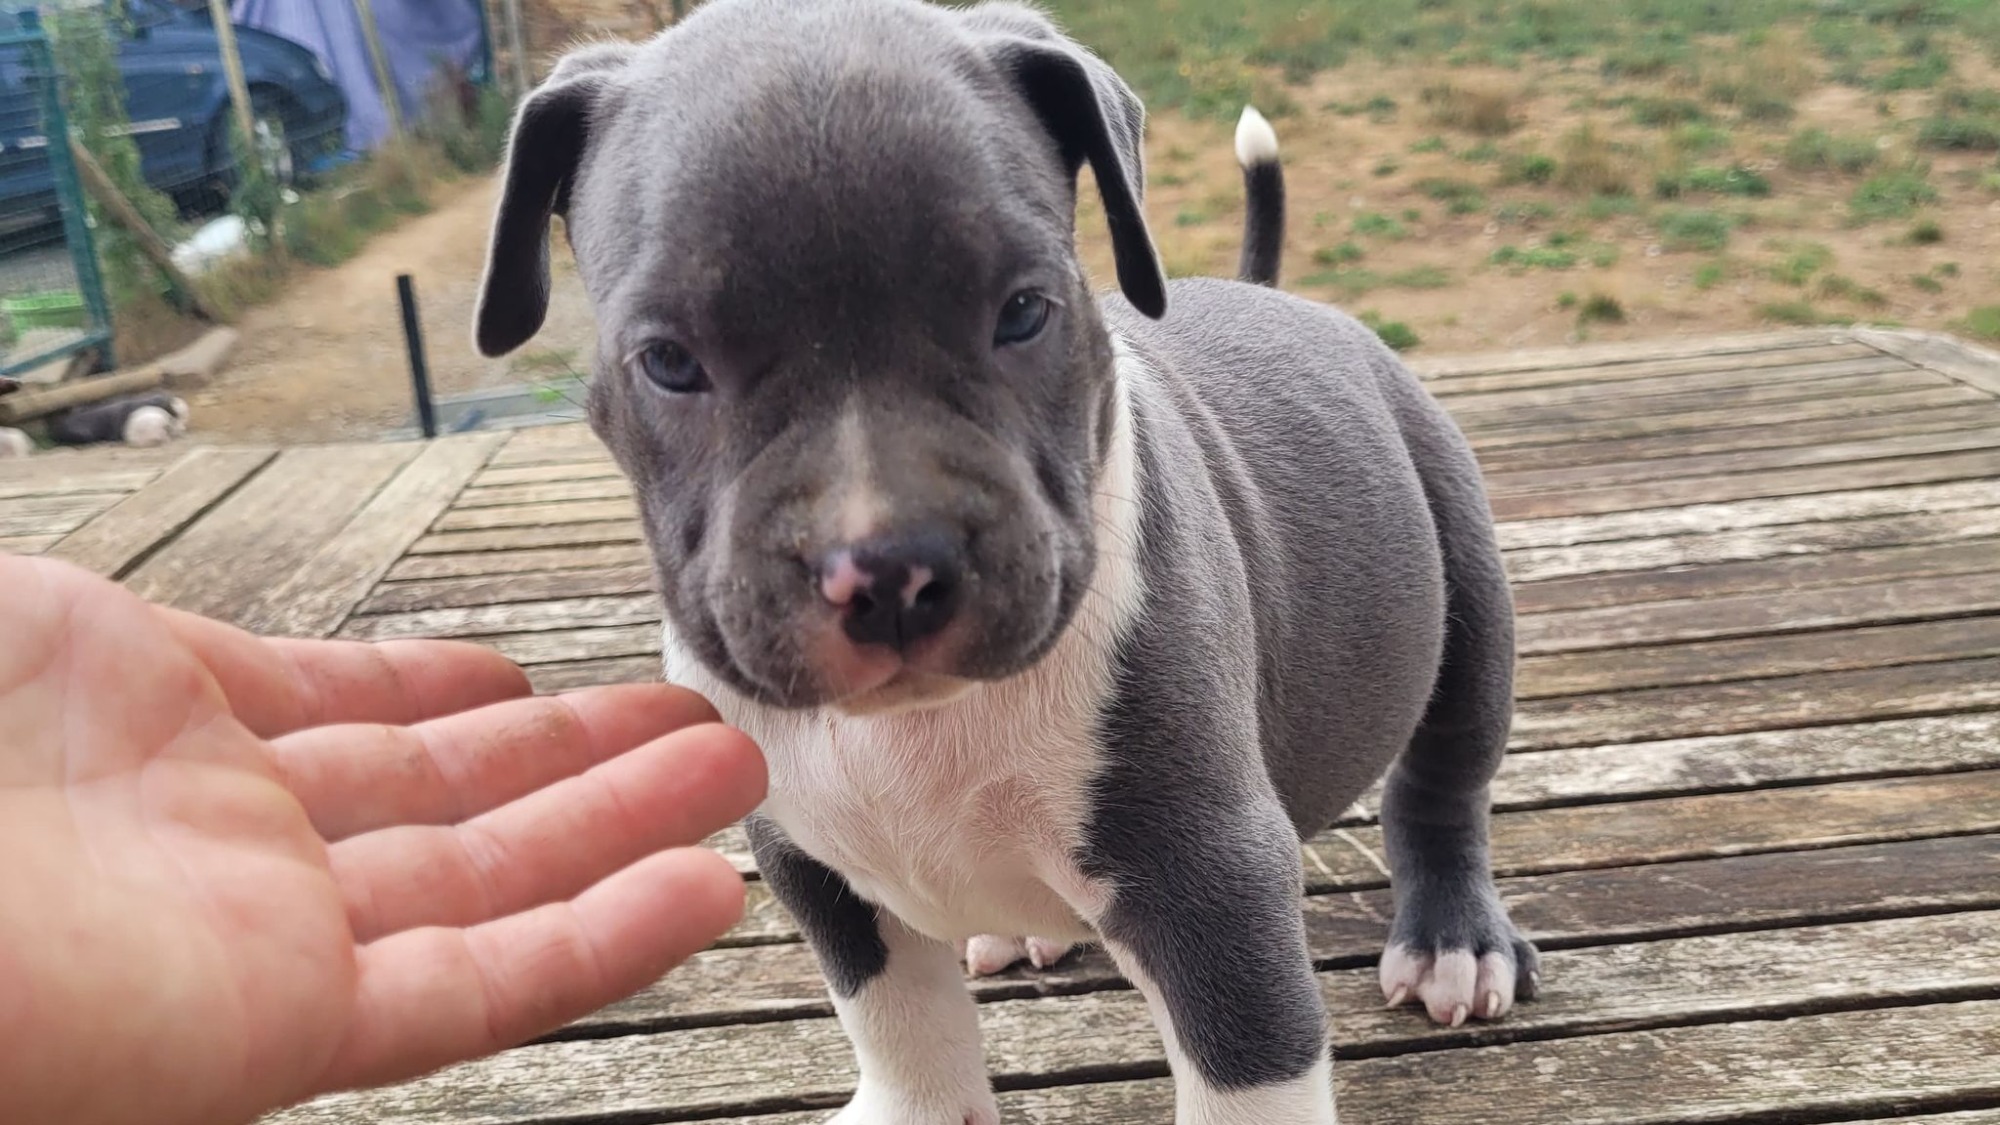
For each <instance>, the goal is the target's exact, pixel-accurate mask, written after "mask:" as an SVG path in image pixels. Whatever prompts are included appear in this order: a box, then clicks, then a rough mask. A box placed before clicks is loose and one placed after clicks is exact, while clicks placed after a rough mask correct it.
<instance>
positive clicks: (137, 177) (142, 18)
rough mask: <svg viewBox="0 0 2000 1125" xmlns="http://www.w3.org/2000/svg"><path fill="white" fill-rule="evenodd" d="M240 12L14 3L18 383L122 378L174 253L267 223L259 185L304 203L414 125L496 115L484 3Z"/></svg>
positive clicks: (9, 335) (5, 277) (4, 151)
mask: <svg viewBox="0 0 2000 1125" xmlns="http://www.w3.org/2000/svg"><path fill="white" fill-rule="evenodd" d="M231 9H232V11H231V18H230V20H229V23H230V25H231V29H233V32H232V34H231V35H229V36H224V35H222V34H220V33H219V31H218V28H217V26H216V24H215V23H214V22H212V16H211V13H212V11H213V9H212V7H211V5H210V4H209V3H208V2H207V0H40V2H39V3H28V2H23V0H0V374H5V375H15V376H20V377H22V378H23V379H25V380H26V381H30V382H53V381H56V380H57V379H60V378H63V377H64V376H65V375H67V374H75V373H77V369H78V368H79V367H87V368H89V369H93V370H101V369H103V368H106V367H109V366H110V365H111V360H112V355H111V343H112V335H113V323H112V314H113V311H114V310H116V309H123V308H125V307H126V305H127V303H128V302H129V301H130V300H132V299H133V298H134V297H135V296H143V295H145V294H144V292H143V291H145V290H152V291H153V293H154V295H156V296H167V295H168V291H167V288H166V287H167V277H166V274H165V272H164V271H161V270H159V269H157V268H155V267H154V266H153V265H152V264H151V262H150V261H149V257H150V258H157V257H158V256H159V254H158V247H159V246H160V245H162V244H164V245H165V246H168V247H173V248H176V249H177V250H189V249H191V248H192V249H196V250H199V248H201V247H203V246H205V245H206V243H205V242H204V236H205V232H204V230H203V228H204V227H206V226H208V225H209V224H210V223H211V222H212V221H214V220H216V219H218V218H222V217H225V216H227V215H228V213H229V212H230V211H231V210H232V208H234V209H235V210H237V211H242V212H243V213H244V214H246V215H247V214H250V212H249V211H244V207H245V206H246V205H247V199H248V197H247V196H241V197H239V194H238V193H239V188H240V187H242V186H245V185H249V184H257V185H265V184H275V185H277V187H278V188H279V189H281V192H282V194H284V195H285V196H286V197H287V198H290V199H296V198H297V196H298V194H300V193H307V194H310V193H311V192H312V191H313V190H314V188H315V187H317V186H320V185H322V184H325V183H327V182H329V181H330V180H333V179H335V178H337V177H336V176H335V173H336V172H337V170H338V169H340V168H341V167H342V166H343V165H345V164H347V163H349V162H352V161H354V160H355V159H357V155H358V154H361V153H365V152H367V151H370V150H372V149H374V148H376V147H378V146H380V145H382V144H385V143H388V142H389V141H390V140H391V139H392V136H391V135H390V134H391V133H393V131H394V129H397V128H400V129H403V130H405V131H409V132H412V133H421V131H423V130H425V129H427V128H429V126H430V121H431V119H434V118H436V117H438V116H439V114H440V112H445V114H446V115H447V116H451V117H453V119H454V120H460V119H463V118H464V117H466V116H469V115H473V114H476V113H477V112H478V111H479V107H480V102H479V99H480V97H481V91H482V90H483V89H484V88H485V87H486V86H488V85H489V84H490V83H491V82H492V80H493V77H494V76H493V74H492V43H491V32H492V29H491V28H490V26H489V25H488V21H487V19H486V10H485V7H484V3H483V2H482V0H375V3H374V4H373V5H372V9H371V6H370V5H367V4H357V3H355V0H316V2H314V3H310V4H298V3H296V2H295V0H286V2H282V3H281V2H277V0H262V2H260V0H235V3H234V4H233V5H232V6H231ZM371 11H372V14H371ZM364 27H365V28H366V31H365V33H364V31H363V29H364ZM378 28H379V30H378ZM225 40H233V43H234V51H233V57H234V58H235V60H236V61H237V65H238V68H239V71H240V76H241V81H242V88H243V89H244V90H245V91H246V93H247V98H246V99H245V100H246V101H247V105H248V111H249V112H248V118H249V123H250V129H249V131H248V133H247V135H246V133H245V131H244V130H243V129H242V128H241V127H240V125H239V124H238V122H239V117H238V114H237V105H236V101H235V99H234V98H232V96H231V88H232V83H231V81H230V77H229V68H228V67H227V66H226V65H225V57H224V56H225V52H227V51H228V50H229V48H228V47H227V46H225ZM424 135H429V134H424ZM55 139H59V140H55ZM72 139H73V141H74V143H75V144H76V145H78V146H79V147H80V148H81V150H82V152H81V153H80V154H79V155H76V156H73V155H72V148H71V142H72ZM79 159H81V160H82V161H83V162H84V165H85V167H84V171H85V172H86V173H90V174H89V175H88V176H86V177H83V178H80V177H79V172H78V166H77V161H78V160H79ZM253 162H254V163H253ZM99 170H102V172H104V173H105V175H104V176H102V177H100V176H98V175H97V174H96V173H97V172H98V171H99ZM252 171H261V172H262V173H263V175H251V174H249V173H251V172H252ZM107 180H108V182H110V183H111V184H113V185H115V186H116V187H117V188H118V194H119V195H120V196H122V197H123V202H124V203H127V204H129V205H130V206H129V207H123V206H121V207H118V208H116V209H115V211H116V212H117V213H116V214H113V213H111V211H110V210H107V207H106V204H105V200H104V198H103V185H104V183H105V182H106V181H107ZM86 186H87V187H88V189H89V190H88V191H86V190H85V187H86ZM131 215H136V216H137V217H138V218H139V219H140V220H141V224H140V225H141V226H143V227H144V228H145V230H146V232H147V235H146V236H144V237H142V236H141V235H140V234H138V233H135V232H134V230H133V229H132V224H131V223H130V221H129V216H131ZM223 225H226V224H223ZM253 227H254V224H253ZM151 235H157V236H158V239H157V240H154V239H153V238H151V237H150V236H151ZM142 244H143V245H142ZM142 250H143V251H144V253H141V252H140V251H142ZM176 260H179V255H178V253H177V254H176Z"/></svg>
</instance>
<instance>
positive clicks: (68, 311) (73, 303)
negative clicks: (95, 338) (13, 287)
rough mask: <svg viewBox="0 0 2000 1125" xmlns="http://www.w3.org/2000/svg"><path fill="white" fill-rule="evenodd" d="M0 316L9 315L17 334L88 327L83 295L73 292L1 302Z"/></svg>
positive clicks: (25, 295) (30, 296)
mask: <svg viewBox="0 0 2000 1125" xmlns="http://www.w3.org/2000/svg"><path fill="white" fill-rule="evenodd" d="M0 313H4V314H6V316H7V320H8V322H9V323H10V324H11V325H13V328H14V331H15V332H17V333H19V332H28V331H32V330H34V329H36V328H82V327H85V326H86V325H87V324H88V323H89V318H88V314H86V313H85V312H84V309H83V294H81V293H77V292H75V291H73V290H65V291H61V292H54V293H24V294H22V295H21V296H19V297H7V298H4V299H0Z"/></svg>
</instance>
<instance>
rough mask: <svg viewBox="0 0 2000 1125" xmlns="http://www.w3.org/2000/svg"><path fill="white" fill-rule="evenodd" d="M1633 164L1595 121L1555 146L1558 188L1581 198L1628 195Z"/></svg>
mask: <svg viewBox="0 0 2000 1125" xmlns="http://www.w3.org/2000/svg"><path fill="white" fill-rule="evenodd" d="M1633 165H1634V161H1633V158H1632V155H1631V153H1630V152H1628V151H1626V150H1625V149H1624V148H1622V147H1621V146H1619V145H1618V144H1617V143H1616V142H1614V141H1613V140H1612V139H1611V138H1610V137H1609V136H1608V135H1606V134H1605V133H1604V131H1603V130H1601V129H1599V128H1598V126H1597V123H1596V122H1594V121H1585V122H1584V123H1583V124H1581V125H1578V126H1576V127H1575V128H1573V129H1571V130H1569V131H1568V132H1566V133H1564V134H1563V135H1562V139H1561V140H1560V141H1558V142H1557V146H1556V180H1555V182H1556V186H1557V187H1560V188H1562V189H1563V190H1564V191H1570V192H1575V193H1576V194H1578V195H1629V194H1631V191H1632V178H1633V175H1634V167H1633Z"/></svg>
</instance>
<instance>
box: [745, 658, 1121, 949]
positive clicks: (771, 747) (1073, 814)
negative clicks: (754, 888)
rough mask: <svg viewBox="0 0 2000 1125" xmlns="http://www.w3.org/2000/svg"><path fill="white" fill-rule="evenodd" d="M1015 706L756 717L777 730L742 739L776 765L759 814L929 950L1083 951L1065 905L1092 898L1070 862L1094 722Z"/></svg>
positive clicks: (1072, 913) (1000, 701)
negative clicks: (1057, 945)
mask: <svg viewBox="0 0 2000 1125" xmlns="http://www.w3.org/2000/svg"><path fill="white" fill-rule="evenodd" d="M1022 686H1028V685H1022ZM1020 695H1021V692H1020V691H1019V690H1009V686H1007V685H989V686H988V687H986V688H983V689H981V690H980V691H978V692H976V693H975V694H974V695H972V696H970V697H968V698H966V699H963V700H960V701H958V702H956V703H954V704H952V705H950V706H948V707H945V708H941V709H939V710H936V711H925V712H917V713H912V714H906V715H898V716H888V717H881V718H871V719H860V718H847V717H839V716H830V715H827V714H824V713H821V714H815V715H801V716H762V718H764V719H765V720H766V722H764V723H756V724H755V725H757V726H769V727H773V728H780V729H770V730H768V731H766V732H763V733H761V734H760V732H758V731H756V730H752V731H751V732H750V733H751V734H752V735H753V736H755V737H760V739H761V741H762V744H763V745H764V747H765V749H766V753H767V755H768V756H769V757H770V760H771V773H772V776H771V782H772V784H771V793H772V796H771V798H770V799H769V800H768V801H767V802H766V804H765V806H764V811H765V813H766V814H767V815H769V816H770V817H772V819H774V820H775V821H776V822H777V823H778V825H779V827H781V828H783V829H784V831H785V833H786V835H788V836H789V837H791V839H792V840H793V842H794V843H796V844H798V845H799V847H801V848H802V849H804V850H805V851H806V852H807V853H808V854H810V855H812V856H814V857H816V858H817V859H819V860H820V862H822V863H824V864H826V865H827V866H828V867H830V868H832V869H833V870H835V871H838V872H839V873H840V874H841V875H842V877H844V878H845V879H846V880H847V881H848V883H849V885H850V886H852V887H853V888H854V890H855V892H856V893H857V894H859V895H860V896H862V897H863V898H865V899H868V900H870V901H872V902H876V903H878V904H880V905H882V906H885V907H887V908H888V909H890V910H891V911H893V912H894V913H895V914H896V915H897V916H899V917H901V918H902V919H904V920H905V921H906V922H908V923H909V924H910V925H911V926H913V927H915V928H916V929H918V930H921V931H923V932H926V933H928V934H930V935H931V936H933V937H936V938H939V939H941V940H956V939H961V938H966V937H970V936H972V935H974V934H978V933H1014V934H1028V933H1033V934H1038V935H1045V936H1049V937H1055V938H1071V939H1077V940H1080V939H1082V938H1085V937H1087V936H1088V927H1087V926H1085V924H1084V923H1083V922H1082V920H1081V919H1080V918H1079V917H1078V911H1077V908H1076V905H1075V904H1076V903H1077V902H1078V901H1079V896H1081V897H1082V898H1083V899H1085V900H1088V899H1090V898H1092V897H1094V896H1092V895H1091V893H1090V891H1089V889H1088V887H1087V880H1085V878H1084V877H1083V875H1082V874H1081V872H1080V871H1079V870H1078V869H1077V866H1076V856H1077V853H1078V849H1079V845H1080V843H1081V840H1082V832H1083V826H1084V823H1085V820H1086V818H1087V816H1088V815H1089V809H1088V804H1089V789H1090V780H1091V775H1092V774H1093V773H1094V771H1095V768H1096V758H1097V755H1096V753H1095V752H1094V747H1093V746H1092V745H1091V739H1090V733H1089V732H1090V729H1091V727H1092V726H1094V721H1095V716H1094V715H1089V716H1086V715H1082V714H1075V715H1062V714H1050V713H1049V712H1048V711H1047V710H1046V709H1044V710H1042V711H1041V712H1040V713H1039V714H1037V713H1035V712H1032V711H1024V710H1022V709H1021V708H1022V707H1023V705H1024V704H1025V703H1027V701H1026V700H1023V699H1021V698H1019V696H1020ZM772 720H775V721H772ZM753 722H754V720H753Z"/></svg>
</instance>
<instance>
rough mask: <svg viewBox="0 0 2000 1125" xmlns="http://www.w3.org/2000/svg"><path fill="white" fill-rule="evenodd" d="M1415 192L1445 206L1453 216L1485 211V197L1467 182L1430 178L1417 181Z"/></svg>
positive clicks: (1442, 177)
mask: <svg viewBox="0 0 2000 1125" xmlns="http://www.w3.org/2000/svg"><path fill="white" fill-rule="evenodd" d="M1417 190H1418V191H1421V192H1423V193H1424V194H1425V195H1427V196H1429V197H1431V198H1432V199H1435V200H1437V201H1438V202H1439V203H1442V204H1444V205H1445V210H1446V212H1448V213H1450V214H1453V215H1471V214H1476V213H1478V212H1480V211H1484V210H1486V195H1485V193H1484V192H1482V191H1480V190H1479V187H1478V185H1476V184H1474V183H1472V182H1470V181H1468V180H1455V179H1451V178H1449V177H1445V176H1431V177H1427V178H1425V179H1421V180H1418V181H1417Z"/></svg>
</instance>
